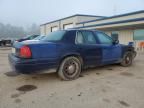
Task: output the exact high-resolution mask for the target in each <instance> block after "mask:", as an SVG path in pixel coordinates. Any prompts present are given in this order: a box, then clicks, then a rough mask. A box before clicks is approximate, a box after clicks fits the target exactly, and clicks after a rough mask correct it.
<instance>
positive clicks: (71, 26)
mask: <svg viewBox="0 0 144 108" xmlns="http://www.w3.org/2000/svg"><path fill="white" fill-rule="evenodd" d="M69 28H73V24H72V23H71V24H65V25H64V29H69Z"/></svg>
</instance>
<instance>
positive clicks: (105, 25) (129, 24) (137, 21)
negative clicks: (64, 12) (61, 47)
mask: <svg viewBox="0 0 144 108" xmlns="http://www.w3.org/2000/svg"><path fill="white" fill-rule="evenodd" d="M40 28H41V34H42V35H46V34H48V33H49V32H52V31H55V30H62V29H68V28H77V29H97V30H101V31H104V32H105V33H107V34H108V35H110V36H112V37H113V38H116V39H119V41H120V43H122V44H128V43H129V42H135V43H136V47H137V46H139V42H140V41H144V10H142V11H137V12H132V13H127V14H122V15H116V16H111V17H104V16H91V15H73V16H70V17H66V18H63V19H59V20H56V21H53V22H49V23H46V24H42V25H41V27H40Z"/></svg>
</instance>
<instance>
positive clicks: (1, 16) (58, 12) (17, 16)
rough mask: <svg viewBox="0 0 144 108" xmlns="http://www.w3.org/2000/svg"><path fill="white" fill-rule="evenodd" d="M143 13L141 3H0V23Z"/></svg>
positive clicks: (143, 2) (16, 0) (94, 0)
mask: <svg viewBox="0 0 144 108" xmlns="http://www.w3.org/2000/svg"><path fill="white" fill-rule="evenodd" d="M139 10H144V0H0V22H2V23H5V24H8V23H10V24H12V25H16V26H25V27H26V26H29V25H31V24H32V23H36V24H43V23H46V22H50V21H53V20H56V19H59V18H63V17H67V16H71V15H74V14H86V15H87V14H88V15H99V16H113V15H118V14H124V13H129V12H134V11H139Z"/></svg>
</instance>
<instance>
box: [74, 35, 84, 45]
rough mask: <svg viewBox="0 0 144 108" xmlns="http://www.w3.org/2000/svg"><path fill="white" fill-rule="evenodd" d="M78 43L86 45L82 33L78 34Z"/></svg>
mask: <svg viewBox="0 0 144 108" xmlns="http://www.w3.org/2000/svg"><path fill="white" fill-rule="evenodd" d="M76 43H77V44H84V37H83V35H82V33H81V32H77V37H76Z"/></svg>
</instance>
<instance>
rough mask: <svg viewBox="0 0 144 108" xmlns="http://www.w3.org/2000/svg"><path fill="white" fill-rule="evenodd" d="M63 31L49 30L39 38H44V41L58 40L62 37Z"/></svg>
mask: <svg viewBox="0 0 144 108" xmlns="http://www.w3.org/2000/svg"><path fill="white" fill-rule="evenodd" d="M65 33H66V31H56V32H51V33H49V34H48V35H47V36H45V37H44V38H42V39H41V40H45V41H60V40H61V39H62V38H63V36H64V34H65Z"/></svg>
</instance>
